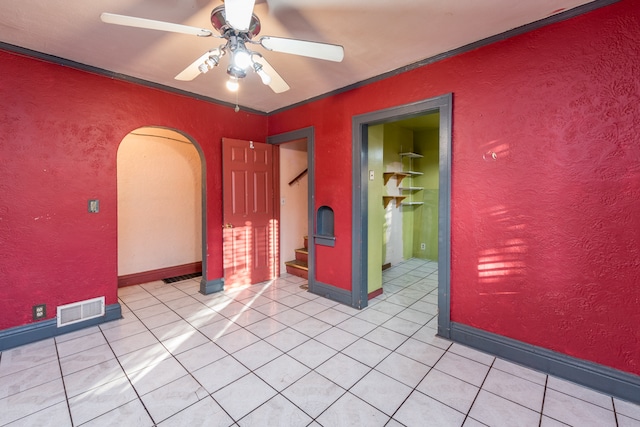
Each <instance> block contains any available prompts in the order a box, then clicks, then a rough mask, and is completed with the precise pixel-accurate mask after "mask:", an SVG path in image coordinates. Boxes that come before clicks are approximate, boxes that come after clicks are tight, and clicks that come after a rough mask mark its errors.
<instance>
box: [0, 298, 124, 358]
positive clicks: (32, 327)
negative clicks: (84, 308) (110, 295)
mask: <svg viewBox="0 0 640 427" xmlns="http://www.w3.org/2000/svg"><path fill="white" fill-rule="evenodd" d="M121 318H122V308H121V307H120V304H119V303H116V304H111V305H108V306H106V307H105V314H104V316H102V317H96V318H94V319H89V320H86V321H84V322H78V323H74V324H72V325H67V326H63V327H61V328H58V325H57V320H56V318H53V319H48V320H43V321H41V322H37V323H30V324H28V325H24V326H16V327H15V328H10V329H5V330H4V331H0V351H4V350H7V349H10V348H14V347H18V346H21V345H25V344H30V343H32V342H36V341H40V340H44V339H47V338H53V337H56V336H58V335H62V334H66V333H68V332H73V331H77V330H80V329H84V328H88V327H90V326H95V325H99V324H101V323H105V322H110V321H112V320H117V319H121Z"/></svg>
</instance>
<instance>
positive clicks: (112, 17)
mask: <svg viewBox="0 0 640 427" xmlns="http://www.w3.org/2000/svg"><path fill="white" fill-rule="evenodd" d="M100 19H101V20H102V22H105V23H107V24H116V25H124V26H127V27H137V28H147V29H149V30H159V31H170V32H172V33H182V34H190V35H194V36H198V37H211V36H213V35H214V34H213V32H211V31H209V30H206V29H204V28H197V27H190V26H188V25H182V24H173V23H171V22H164V21H154V20H153V19H145V18H136V17H134V16H126V15H117V14H115V13H108V12H104V13H102V14H101V15H100Z"/></svg>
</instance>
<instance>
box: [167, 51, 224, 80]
mask: <svg viewBox="0 0 640 427" xmlns="http://www.w3.org/2000/svg"><path fill="white" fill-rule="evenodd" d="M211 55H218V56H219V55H220V49H213V50H210V51H208V52H205V53H204V54H203V55H202V56H201V57H199V58H198V59H196V60H195V61H193V62H192V63H191V65H189V66H188V67H187V68H185V69H184V70H182V71H181V72H180V74H178V75H177V76H175V77H174V79H176V80H181V81H183V82H189V81H191V80H193V79H195V78H196V77H198V76H199V75H200V74H201V72H200V65H202V64H203V63H204V61H205V60H206V59H207V58H209V56H211Z"/></svg>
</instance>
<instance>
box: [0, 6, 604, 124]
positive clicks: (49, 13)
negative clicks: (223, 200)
mask: <svg viewBox="0 0 640 427" xmlns="http://www.w3.org/2000/svg"><path fill="white" fill-rule="evenodd" d="M227 1H231V0H227ZM591 1H593V0H517V1H516V0H258V1H256V6H255V10H254V11H255V13H256V15H257V16H258V17H259V18H260V20H261V23H262V31H261V32H260V35H261V36H263V35H272V36H280V37H290V38H300V39H304V40H312V41H320V42H326V43H334V44H340V45H343V46H344V49H345V59H344V61H343V62H341V63H333V62H327V61H321V60H317V59H310V58H303V57H299V56H293V55H288V54H284V53H277V52H268V51H265V50H264V49H262V48H261V47H259V46H258V47H256V48H255V49H254V48H253V47H252V49H254V50H256V51H260V52H261V53H263V54H264V57H265V58H266V59H267V60H268V61H269V62H270V63H271V65H272V66H273V67H274V68H275V69H276V70H277V71H278V72H279V73H280V75H281V76H282V77H283V78H284V79H285V80H286V81H287V83H288V84H289V86H291V89H290V90H289V91H287V92H284V93H281V94H275V93H273V92H272V91H271V89H270V88H269V87H267V86H264V85H263V84H262V83H261V81H260V78H259V77H258V76H257V75H255V73H249V75H248V76H247V77H246V78H245V79H243V80H241V82H240V85H241V86H240V91H239V92H238V103H239V104H240V106H244V107H248V108H252V109H254V110H259V111H264V112H271V111H274V110H277V109H280V108H283V107H287V106H289V105H292V104H296V103H298V102H302V101H305V100H307V99H310V98H313V97H316V96H319V95H322V94H325V93H328V92H331V91H334V90H337V89H340V88H343V87H346V86H349V85H352V84H354V83H357V82H361V81H363V80H366V79H369V78H372V77H375V76H378V75H380V74H384V73H386V72H389V71H393V70H396V69H398V68H401V67H404V66H406V65H409V64H413V63H415V62H418V61H421V60H424V59H426V58H430V57H433V56H435V55H437V54H440V53H443V52H447V51H450V50H452V49H455V48H458V47H461V46H464V45H467V44H469V43H472V42H474V41H478V40H482V39H484V38H486V37H489V36H492V35H496V34H500V33H503V32H505V31H508V30H510V29H513V28H516V27H519V26H522V25H525V24H528V23H531V22H534V21H537V20H541V19H544V18H547V17H549V16H551V15H554V14H557V13H559V12H562V11H565V10H569V9H572V8H574V7H577V6H579V5H582V4H585V3H590V2H591ZM220 4H222V3H221V0H101V1H90V0H46V1H43V0H2V1H0V41H1V42H5V43H9V44H12V45H16V46H20V47H24V48H28V49H31V50H34V51H38V52H43V53H46V54H50V55H54V56H57V57H61V58H65V59H69V60H71V61H75V62H78V63H82V64H86V65H90V66H92V67H97V68H100V69H104V70H108V71H111V72H115V73H120V74H124V75H127V76H132V77H135V78H139V79H143V80H147V81H150V82H154V83H159V84H162V85H166V86H171V87H174V88H178V89H181V90H184V91H187V92H191V93H195V94H199V95H202V96H206V97H210V98H214V99H217V100H221V101H224V102H228V103H235V102H236V95H235V94H233V93H231V92H229V91H227V89H226V88H225V82H226V80H227V75H226V64H227V61H228V58H226V57H225V58H223V60H222V63H221V66H218V67H217V68H215V69H213V70H211V71H209V72H208V73H207V74H204V75H200V76H198V77H197V78H196V79H195V80H193V81H190V82H182V81H178V80H174V77H175V76H176V75H177V74H178V73H179V72H180V71H182V70H183V69H184V68H185V67H186V66H187V65H189V64H191V63H192V62H193V61H194V60H195V59H196V58H198V57H199V56H201V55H202V54H203V53H204V52H206V51H207V50H209V49H212V48H214V47H216V46H218V45H219V44H220V39H217V38H200V37H195V36H189V35H184V34H174V33H165V32H160V31H154V30H146V29H139V28H131V27H123V26H117V25H109V24H105V23H103V22H102V21H100V14H101V13H102V12H111V13H116V14H122V15H130V16H136V17H142V18H149V19H155V20H160V21H168V22H174V23H180V24H185V25H190V26H195V27H201V28H207V29H212V30H213V31H215V30H214V29H213V28H212V27H211V24H210V20H209V16H210V13H211V10H212V9H213V8H214V7H216V6H218V5H220Z"/></svg>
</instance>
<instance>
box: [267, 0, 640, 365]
mask: <svg viewBox="0 0 640 427" xmlns="http://www.w3.org/2000/svg"><path fill="white" fill-rule="evenodd" d="M347 54H348V53H347ZM638 64H640V3H639V2H637V1H634V0H623V1H621V2H619V3H616V4H614V5H611V6H607V7H604V8H601V9H599V10H596V11H593V12H590V13H588V14H585V15H582V16H580V17H577V18H574V19H571V20H568V21H565V22H561V23H558V24H553V25H550V26H547V27H544V28H542V29H539V30H536V31H534V32H530V33H527V34H524V35H521V36H518V37H514V38H511V39H508V40H506V41H502V42H498V43H495V44H493V45H490V46H487V47H484V48H480V49H477V50H475V51H472V52H469V53H466V54H463V55H459V56H457V57H454V58H450V59H447V60H444V61H440V62H438V63H435V64H432V65H429V66H425V67H422V68H420V69H417V70H413V71H411V72H408V73H404V74H402V75H398V76H395V77H392V78H388V79H385V80H383V81H379V82H377V83H375V84H371V85H368V86H365V87H362V88H358V89H354V90H352V91H349V92H346V93H343V94H341V95H337V96H333V97H330V98H326V99H322V100H319V101H317V102H314V103H312V104H307V105H304V106H300V107H297V108H295V109H291V110H287V111H284V112H282V113H279V114H276V115H273V116H271V117H270V119H269V133H270V134H278V133H281V132H285V131H289V130H293V129H298V128H302V127H306V126H312V125H313V126H315V137H316V147H315V148H316V150H315V159H316V176H315V185H316V189H315V190H316V201H315V203H316V207H318V206H321V205H329V206H331V207H332V208H333V209H334V211H335V219H336V238H337V240H336V247H335V248H319V250H318V251H317V278H318V280H320V281H322V282H325V283H329V284H333V285H336V286H339V287H341V288H344V289H350V288H351V275H350V272H351V243H352V242H351V196H352V191H351V167H352V164H351V163H352V162H351V158H352V157H351V156H352V150H351V143H352V141H351V139H352V137H351V132H352V129H351V120H352V116H353V115H356V114H363V113H367V112H372V111H376V110H380V109H383V108H388V107H391V106H397V105H402V104H407V103H410V102H414V101H418V100H423V99H428V98H431V97H434V96H438V95H442V94H445V93H450V92H452V93H453V99H454V101H453V147H452V162H453V165H452V247H451V260H452V261H451V318H452V321H454V322H459V323H462V324H466V325H470V326H473V327H476V328H480V329H483V330H486V331H489V332H493V333H496V334H500V335H504V336H507V337H510V338H513V339H516V340H520V341H523V342H526V343H530V344H533V345H536V346H541V347H545V348H548V349H551V350H554V351H558V352H561V353H565V354H568V355H571V356H574V357H578V358H582V359H585V360H589V361H593V362H596V363H600V364H603V365H606V366H609V367H613V368H617V369H620V370H623V371H627V372H631V373H634V374H640V288H639V286H640V142H639V141H638V135H639V134H640V67H639V65H638ZM488 152H495V153H496V154H497V159H496V160H495V161H493V160H489V161H487V160H484V159H483V154H485V153H488ZM484 157H486V158H489V159H491V157H490V156H484Z"/></svg>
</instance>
